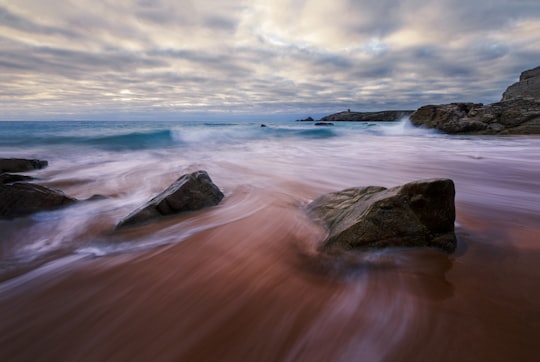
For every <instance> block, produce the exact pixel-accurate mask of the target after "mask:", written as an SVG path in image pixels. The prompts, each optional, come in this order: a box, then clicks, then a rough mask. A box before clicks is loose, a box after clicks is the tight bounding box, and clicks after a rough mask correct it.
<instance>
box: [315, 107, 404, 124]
mask: <svg viewBox="0 0 540 362" xmlns="http://www.w3.org/2000/svg"><path fill="white" fill-rule="evenodd" d="M413 112H414V111H379V112H351V111H350V110H348V111H346V112H339V113H334V114H331V115H328V116H325V117H323V118H321V119H320V121H321V122H395V121H399V120H400V119H402V118H403V117H409V116H410V115H411V114H412V113H413Z"/></svg>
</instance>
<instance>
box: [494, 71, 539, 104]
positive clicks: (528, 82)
mask: <svg viewBox="0 0 540 362" xmlns="http://www.w3.org/2000/svg"><path fill="white" fill-rule="evenodd" d="M513 99H535V100H540V67H536V68H534V69H529V70H526V71H524V72H523V73H521V76H520V77H519V82H517V83H514V84H512V85H511V86H510V87H508V88H507V89H506V91H505V92H504V93H503V96H502V101H509V100H513Z"/></svg>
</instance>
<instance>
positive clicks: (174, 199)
mask: <svg viewBox="0 0 540 362" xmlns="http://www.w3.org/2000/svg"><path fill="white" fill-rule="evenodd" d="M223 197H224V195H223V193H222V192H221V191H220V189H219V188H218V187H217V186H216V185H215V184H214V183H213V182H212V180H211V179H210V176H208V174H207V173H206V171H196V172H194V173H191V174H186V175H183V176H181V177H180V178H179V179H178V180H176V181H175V182H174V183H173V184H172V185H170V186H169V187H168V188H167V189H166V190H165V191H163V192H162V193H160V194H159V195H157V196H156V197H154V198H153V199H151V200H150V201H148V202H147V203H146V204H145V205H144V206H142V207H141V208H139V209H137V210H135V211H134V212H132V213H131V214H129V215H128V216H127V217H126V218H124V219H123V220H122V221H120V222H119V223H118V225H117V227H123V226H129V225H134V224H140V223H144V222H147V221H150V220H152V219H155V218H158V217H160V216H165V215H172V214H178V213H181V212H186V211H195V210H199V209H202V208H205V207H209V206H214V205H217V204H218V203H219V202H220V201H221V200H222V199H223Z"/></svg>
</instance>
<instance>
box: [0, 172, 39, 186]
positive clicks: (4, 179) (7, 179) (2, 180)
mask: <svg viewBox="0 0 540 362" xmlns="http://www.w3.org/2000/svg"><path fill="white" fill-rule="evenodd" d="M33 179H34V178H33V177H30V176H23V175H12V174H10V173H0V184H11V183H14V182H21V181H30V180H33Z"/></svg>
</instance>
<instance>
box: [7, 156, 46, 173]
mask: <svg viewBox="0 0 540 362" xmlns="http://www.w3.org/2000/svg"><path fill="white" fill-rule="evenodd" d="M48 164H49V163H48V162H47V161H44V160H28V159H23V158H0V173H3V172H25V171H31V170H37V169H41V168H45V167H47V165H48Z"/></svg>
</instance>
